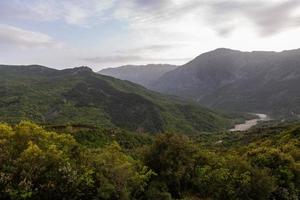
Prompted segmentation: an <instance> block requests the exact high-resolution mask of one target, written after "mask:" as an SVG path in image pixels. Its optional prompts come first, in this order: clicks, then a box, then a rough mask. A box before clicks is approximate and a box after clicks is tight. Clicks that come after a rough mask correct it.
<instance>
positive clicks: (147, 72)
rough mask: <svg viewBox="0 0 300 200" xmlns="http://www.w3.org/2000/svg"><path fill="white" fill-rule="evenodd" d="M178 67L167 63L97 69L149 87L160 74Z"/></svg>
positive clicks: (104, 73) (102, 72)
mask: <svg viewBox="0 0 300 200" xmlns="http://www.w3.org/2000/svg"><path fill="white" fill-rule="evenodd" d="M178 67H179V66H176V65H168V64H149V65H125V66H121V67H116V68H106V69H103V70H101V71H99V73H100V74H103V75H107V76H112V77H115V78H118V79H121V80H128V81H132V82H134V83H137V84H140V85H143V86H145V87H148V88H150V87H151V85H152V84H153V83H155V82H156V81H157V80H158V79H159V78H160V77H161V76H163V75H164V74H165V73H167V72H169V71H172V70H175V69H176V68H178Z"/></svg>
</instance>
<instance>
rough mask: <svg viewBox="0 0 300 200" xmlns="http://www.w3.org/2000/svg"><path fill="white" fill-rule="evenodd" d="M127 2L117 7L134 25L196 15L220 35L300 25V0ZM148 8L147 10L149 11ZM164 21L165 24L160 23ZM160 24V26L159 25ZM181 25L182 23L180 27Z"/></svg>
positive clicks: (267, 32)
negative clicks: (250, 28) (239, 30)
mask: <svg viewBox="0 0 300 200" xmlns="http://www.w3.org/2000/svg"><path fill="white" fill-rule="evenodd" d="M133 2H134V3H132V2H131V1H130V3H126V2H125V3H123V4H122V6H121V7H120V8H119V9H117V10H116V11H115V15H116V17H117V18H119V19H126V20H128V21H129V22H131V23H130V24H131V26H132V27H137V28H140V27H148V28H150V27H151V28H155V27H158V28H161V26H165V27H166V29H167V28H168V25H173V24H172V23H171V22H174V21H178V22H180V21H181V20H185V19H186V18H187V17H190V19H191V18H192V21H193V25H194V26H201V23H202V24H205V27H210V28H211V29H212V30H214V31H216V32H217V33H218V34H219V35H220V36H227V35H229V34H230V33H231V32H233V31H234V30H236V29H240V28H243V27H244V26H249V24H250V25H252V26H253V28H254V29H255V30H256V31H257V32H258V33H259V34H260V35H262V36H269V35H273V34H276V33H278V32H282V31H285V30H286V29H287V28H291V27H292V26H294V27H296V26H299V23H298V21H299V17H300V13H299V12H298V13H296V11H297V10H298V11H299V9H300V1H299V0H284V1H279V0H264V1H263V0H252V1H246V0H172V1H171V0H162V1H148V0H137V1H133ZM145 11H147V12H145ZM160 25H161V26H160ZM158 28H157V29H158ZM178 28H179V27H178Z"/></svg>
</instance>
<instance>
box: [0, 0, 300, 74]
mask: <svg viewBox="0 0 300 200" xmlns="http://www.w3.org/2000/svg"><path fill="white" fill-rule="evenodd" d="M299 28H300V1H299V0H130V1H123V0H47V1H46V0H27V1H22V0H1V1H0V50H1V52H4V53H3V54H2V55H1V56H0V62H1V63H7V64H32V63H38V64H43V65H49V66H52V67H56V68H66V67H74V66H79V65H91V66H93V67H94V69H95V70H98V69H100V68H103V67H111V66H118V65H122V64H146V63H166V62H168V63H173V64H182V63H184V62H187V61H188V60H189V59H192V58H193V57H195V56H197V55H198V54H200V53H203V52H205V51H209V50H213V49H215V48H218V47H227V48H234V49H240V50H247V51H251V50H276V51H280V50H284V49H293V48H300V39H299V36H298V35H300V29H299Z"/></svg>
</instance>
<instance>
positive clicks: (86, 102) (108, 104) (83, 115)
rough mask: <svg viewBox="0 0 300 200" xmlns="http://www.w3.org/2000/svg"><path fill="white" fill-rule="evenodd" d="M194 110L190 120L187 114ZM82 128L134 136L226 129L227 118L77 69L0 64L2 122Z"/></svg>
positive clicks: (0, 110) (122, 82) (229, 121)
mask: <svg viewBox="0 0 300 200" xmlns="http://www.w3.org/2000/svg"><path fill="white" fill-rule="evenodd" d="M190 110H192V111H193V117H191V116H189V115H187V113H188V112H189V111H190ZM28 119H29V120H32V121H34V122H36V123H39V124H52V125H65V124H85V125H94V126H99V127H105V128H107V127H109V128H122V129H126V130H128V131H135V132H150V133H159V132H164V131H174V132H182V133H198V132H200V131H215V130H221V129H226V128H228V127H230V125H232V123H231V122H232V121H231V117H228V116H224V115H221V114H219V113H217V112H213V111H211V110H208V109H206V108H203V107H200V106H199V105H192V104H190V103H187V102H182V101H180V100H176V99H174V98H171V97H167V96H164V95H162V94H158V93H155V92H152V91H150V90H147V89H146V88H144V87H141V86H139V85H136V84H133V83H130V82H128V81H121V80H118V79H114V78H112V77H107V76H102V75H100V74H96V73H93V72H92V70H91V69H89V68H86V67H79V68H74V69H66V70H54V69H50V68H46V67H43V66H36V65H32V66H5V65H0V121H3V122H7V123H11V124H15V123H18V122H20V121H21V120H28Z"/></svg>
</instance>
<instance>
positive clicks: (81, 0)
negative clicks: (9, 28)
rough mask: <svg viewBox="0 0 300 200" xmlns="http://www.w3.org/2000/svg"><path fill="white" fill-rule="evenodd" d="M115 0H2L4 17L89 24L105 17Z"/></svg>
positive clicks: (1, 5)
mask: <svg viewBox="0 0 300 200" xmlns="http://www.w3.org/2000/svg"><path fill="white" fill-rule="evenodd" d="M113 3H114V0H88V1H85V0H47V1H44V0H30V1H20V0H1V1H0V16H1V18H2V19H11V18H16V19H30V20H36V21H55V20H61V21H64V22H65V23H67V24H72V25H80V26H82V25H89V24H92V23H95V22H96V21H97V22H100V21H101V19H104V18H105V16H104V13H105V11H106V10H108V9H110V8H111V6H112V5H113Z"/></svg>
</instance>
